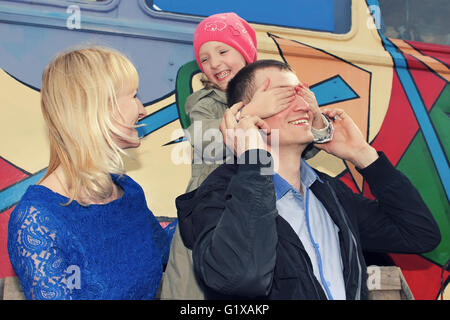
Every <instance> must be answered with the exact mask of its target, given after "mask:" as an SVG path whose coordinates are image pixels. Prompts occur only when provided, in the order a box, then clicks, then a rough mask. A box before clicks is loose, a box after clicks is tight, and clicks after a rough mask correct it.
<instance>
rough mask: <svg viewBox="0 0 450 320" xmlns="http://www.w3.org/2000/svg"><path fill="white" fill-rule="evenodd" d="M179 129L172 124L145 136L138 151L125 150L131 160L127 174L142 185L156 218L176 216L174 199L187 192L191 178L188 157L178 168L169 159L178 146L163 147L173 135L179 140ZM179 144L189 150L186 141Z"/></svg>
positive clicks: (173, 137) (176, 124) (175, 123)
mask: <svg viewBox="0 0 450 320" xmlns="http://www.w3.org/2000/svg"><path fill="white" fill-rule="evenodd" d="M180 130H181V126H180V123H179V121H174V122H172V123H170V124H168V125H166V126H165V127H163V128H161V129H159V130H157V131H154V132H152V133H151V134H149V135H148V136H146V137H144V138H143V139H142V141H141V146H140V147H139V148H136V149H130V150H128V153H129V154H130V155H131V156H132V158H130V159H126V161H125V164H126V169H127V174H128V175H129V176H130V177H132V178H133V179H134V180H135V181H136V182H138V183H139V184H140V185H141V186H142V188H143V189H144V192H145V196H146V199H147V205H148V207H149V208H150V210H152V212H153V214H154V215H155V216H164V217H176V207H175V198H176V197H177V196H179V195H181V194H183V193H184V192H185V191H186V187H187V184H188V182H189V179H190V177H191V165H190V158H189V159H187V160H188V161H185V162H184V163H183V164H179V165H177V164H175V162H176V161H173V159H172V153H173V152H174V148H179V147H180V144H172V145H168V146H164V144H166V143H168V142H170V141H172V140H174V139H175V136H174V135H173V134H175V135H176V137H180V136H181V135H180V134H178V133H180V132H181V131H180ZM181 144H184V145H186V144H187V147H188V148H189V149H190V145H189V143H188V142H182V143H181ZM133 158H134V159H133Z"/></svg>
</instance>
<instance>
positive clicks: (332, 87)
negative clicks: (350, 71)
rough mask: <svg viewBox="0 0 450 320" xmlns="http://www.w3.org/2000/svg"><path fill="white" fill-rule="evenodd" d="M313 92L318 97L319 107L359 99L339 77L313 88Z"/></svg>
mask: <svg viewBox="0 0 450 320" xmlns="http://www.w3.org/2000/svg"><path fill="white" fill-rule="evenodd" d="M311 91H312V92H314V95H315V96H316V97H317V104H318V105H319V107H323V106H326V105H329V104H332V103H337V102H341V101H346V100H351V99H356V98H359V96H358V95H357V94H356V92H355V91H353V89H352V88H351V87H350V86H349V85H348V84H347V83H346V82H345V81H344V79H342V78H341V76H339V75H338V76H335V77H332V78H330V79H327V80H325V81H322V82H321V83H318V84H315V85H314V86H311Z"/></svg>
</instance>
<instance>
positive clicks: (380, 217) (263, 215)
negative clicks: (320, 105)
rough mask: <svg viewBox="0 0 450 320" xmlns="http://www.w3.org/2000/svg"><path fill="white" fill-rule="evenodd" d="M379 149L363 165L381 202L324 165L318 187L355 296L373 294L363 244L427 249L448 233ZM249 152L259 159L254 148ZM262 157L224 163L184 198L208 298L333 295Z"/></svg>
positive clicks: (186, 234) (188, 236)
mask: <svg viewBox="0 0 450 320" xmlns="http://www.w3.org/2000/svg"><path fill="white" fill-rule="evenodd" d="M252 152H255V150H253V151H252ZM379 154H380V157H379V158H378V159H377V160H376V161H375V162H374V163H372V164H371V165H370V166H369V167H367V168H365V169H362V170H360V173H361V174H362V175H363V176H364V178H365V179H366V180H367V182H368V184H369V186H370V188H371V191H372V193H373V194H374V196H375V197H376V198H377V201H374V200H369V199H367V198H364V197H362V196H360V195H358V194H355V193H353V191H352V190H351V189H349V188H348V187H347V186H346V185H345V184H344V183H342V182H341V181H340V180H339V179H336V178H332V177H330V176H328V175H326V174H323V173H321V172H317V174H318V175H319V177H320V179H321V180H322V181H323V182H320V181H316V182H314V183H313V185H312V186H311V190H312V191H313V192H314V194H315V195H316V197H317V198H318V199H319V200H320V201H321V202H322V203H323V205H324V206H325V208H326V209H327V211H328V213H329V214H330V217H331V218H332V219H333V221H334V223H335V224H336V225H337V226H338V227H339V230H340V232H339V240H340V248H341V256H342V262H343V267H344V269H343V270H344V271H343V272H344V281H345V289H346V296H347V299H366V298H367V296H368V289H367V270H366V264H365V262H364V257H363V254H362V250H367V251H372V252H374V251H375V252H376V251H380V252H397V253H423V252H427V251H430V250H432V249H434V248H435V247H436V246H437V245H438V244H439V242H440V239H441V238H440V232H439V229H438V226H437V224H436V222H435V220H434V219H433V216H432V214H431V213H430V211H429V210H428V208H427V207H426V205H425V203H424V202H423V200H422V199H421V197H420V195H419V193H418V192H417V190H416V189H415V188H414V187H413V186H412V184H411V183H410V182H409V180H408V179H407V178H406V176H405V175H403V174H402V173H401V172H400V171H398V170H396V169H395V168H394V167H393V166H392V165H391V163H390V162H389V161H388V160H387V158H386V157H385V155H384V154H383V153H381V152H380V153H379ZM243 156H245V157H247V159H255V157H253V158H251V157H250V152H247V153H246V154H244V155H243ZM260 156H261V155H260ZM260 156H258V157H256V158H257V159H258V161H257V164H241V165H237V164H224V165H222V166H220V167H219V168H217V169H216V170H215V171H213V173H212V174H211V175H210V176H209V177H208V178H207V179H206V180H205V181H204V182H203V183H202V185H201V186H200V187H199V188H198V189H196V190H194V191H192V192H190V193H186V194H184V195H182V196H180V197H178V198H177V200H176V205H177V209H178V218H179V226H180V232H181V236H182V238H183V241H184V243H185V245H186V246H187V247H188V248H190V249H192V250H193V260H194V268H195V273H196V276H197V277H198V278H199V280H200V282H201V283H202V284H203V285H204V290H205V293H206V296H207V298H214V299H218V298H230V297H231V298H237V297H243V298H269V299H326V295H325V292H324V291H323V289H322V287H321V285H320V284H319V282H318V281H317V280H316V278H315V276H314V274H313V269H312V264H311V261H310V259H309V257H308V254H307V253H306V251H305V249H304V247H303V245H302V243H301V242H300V240H299V238H298V236H297V234H296V233H295V232H294V230H293V229H292V228H291V227H290V225H289V223H288V222H287V221H286V220H284V219H283V218H282V217H281V216H280V215H278V212H277V209H276V200H275V190H274V185H273V181H272V176H271V175H261V174H260V170H261V169H262V168H263V167H265V166H264V165H263V164H261V162H262V161H259V159H260ZM265 156H269V157H270V155H268V154H266V155H265ZM265 163H267V162H265Z"/></svg>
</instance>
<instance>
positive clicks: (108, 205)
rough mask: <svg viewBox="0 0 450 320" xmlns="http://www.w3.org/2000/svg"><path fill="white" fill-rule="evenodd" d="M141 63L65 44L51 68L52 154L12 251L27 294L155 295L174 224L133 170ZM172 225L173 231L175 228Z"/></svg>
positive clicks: (31, 191) (12, 230) (45, 86)
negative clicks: (129, 169) (128, 160)
mask: <svg viewBox="0 0 450 320" xmlns="http://www.w3.org/2000/svg"><path fill="white" fill-rule="evenodd" d="M137 89H138V74H137V71H136V69H135V67H134V66H133V64H132V63H131V62H130V61H129V60H128V59H127V58H125V57H124V56H123V55H122V54H120V53H118V52H115V51H113V50H111V49H105V48H99V47H91V48H85V49H79V50H74V51H70V52H67V53H62V54H60V55H58V56H57V57H56V58H55V59H54V60H53V61H52V62H50V63H49V64H48V65H47V67H46V68H45V70H44V73H43V76H42V89H41V108H42V113H43V116H44V119H45V122H46V124H47V127H48V134H49V140H50V163H49V166H48V170H47V172H46V174H45V176H44V177H43V178H42V180H41V181H40V182H39V183H38V184H37V185H33V186H30V187H29V188H28V190H27V191H26V192H25V194H24V195H23V197H22V199H21V201H20V202H19V204H18V205H17V206H16V208H15V209H14V211H13V212H12V214H11V217H10V221H9V229H8V252H9V256H10V260H11V263H12V265H13V268H14V270H15V272H16V274H17V276H18V277H19V279H20V281H21V284H22V287H23V290H24V293H25V297H26V298H27V299H152V298H154V297H155V294H156V292H157V289H158V286H159V283H160V280H161V276H162V272H163V266H164V265H165V264H166V263H167V259H168V253H169V246H170V240H171V237H172V233H173V230H174V226H173V225H171V226H170V227H169V229H167V228H166V230H165V229H162V227H161V226H160V225H159V223H158V221H157V219H156V218H155V217H154V216H153V214H152V212H151V211H150V210H149V209H148V207H147V204H146V200H145V197H144V193H143V190H142V188H141V187H140V186H139V185H138V184H137V183H136V182H135V181H133V180H132V179H131V178H130V177H128V176H127V175H125V168H124V163H123V160H122V155H124V154H126V152H125V151H124V149H127V148H135V147H138V146H139V145H140V141H139V137H138V133H137V130H136V123H137V121H138V120H139V119H140V118H142V117H143V116H144V115H145V109H144V107H143V105H142V103H141V102H140V101H139V99H138V98H137V97H136V93H137ZM169 230H170V231H169Z"/></svg>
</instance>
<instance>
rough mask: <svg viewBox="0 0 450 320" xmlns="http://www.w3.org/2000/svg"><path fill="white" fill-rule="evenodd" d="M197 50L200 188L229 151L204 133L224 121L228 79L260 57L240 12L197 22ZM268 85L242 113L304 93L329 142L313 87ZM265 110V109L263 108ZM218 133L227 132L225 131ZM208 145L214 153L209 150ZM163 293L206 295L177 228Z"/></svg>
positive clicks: (318, 137) (316, 129) (194, 103)
mask: <svg viewBox="0 0 450 320" xmlns="http://www.w3.org/2000/svg"><path fill="white" fill-rule="evenodd" d="M194 53H195V58H196V60H197V63H198V65H199V67H200V69H201V71H202V72H203V81H202V82H203V84H204V85H205V88H203V89H201V90H199V91H197V92H194V93H193V94H192V95H191V96H189V97H188V99H187V100H186V104H185V110H186V113H187V114H188V116H189V118H190V120H191V125H190V126H189V128H188V129H187V135H188V137H189V140H190V142H191V144H192V146H193V148H194V161H193V163H192V176H191V179H190V181H189V184H188V187H187V191H188V192H189V191H192V190H194V189H196V188H197V187H199V186H200V184H201V183H202V182H203V180H205V179H206V177H207V176H208V175H209V174H210V173H211V172H212V171H213V170H214V169H216V168H217V167H218V166H219V165H220V164H222V163H224V155H226V154H227V152H226V147H225V144H224V142H223V138H221V139H220V141H217V139H216V140H214V141H211V140H209V139H205V137H206V136H212V134H211V132H214V130H216V131H217V132H219V125H220V121H221V120H222V117H223V114H224V112H225V110H226V109H227V99H226V88H227V85H228V82H229V81H230V80H231V79H232V78H233V77H234V76H235V75H236V73H238V72H239V70H241V69H242V68H243V67H244V66H245V65H246V64H250V63H252V62H254V61H256V59H257V47H256V34H255V31H254V30H253V28H252V27H251V26H250V25H249V24H248V23H247V22H246V21H245V20H244V19H242V18H241V17H239V16H238V15H236V14H235V13H221V14H215V15H212V16H210V17H208V18H206V19H204V20H203V21H202V22H200V23H199V25H198V26H197V29H196V31H195V33H194ZM268 87H269V82H266V83H265V84H264V86H262V87H261V88H257V93H256V94H255V96H254V98H253V99H252V100H251V102H250V103H248V104H247V105H246V106H245V107H244V108H243V109H242V111H241V114H240V116H243V115H257V116H259V117H260V118H262V119H264V118H267V117H269V116H272V115H274V114H276V113H278V112H280V111H281V110H283V109H284V108H286V107H287V106H289V104H290V103H291V102H292V101H293V100H294V98H295V96H296V95H301V96H302V97H303V99H304V100H305V102H306V103H308V104H309V106H310V107H311V108H312V110H313V112H314V122H313V134H314V136H315V142H316V143H324V142H327V141H329V140H330V139H331V135H332V125H331V123H330V122H329V121H328V120H327V118H326V117H325V116H321V113H320V110H319V108H318V106H317V102H316V100H315V97H314V94H313V93H312V92H311V91H310V90H309V89H308V88H306V87H305V86H304V85H302V86H301V87H297V88H275V89H272V90H267V88H268ZM263 106H264V108H262V107H263ZM261 110H265V112H264V113H262V112H261ZM267 110H268V111H267ZM206 132H208V134H205V133H206ZM214 136H215V137H216V136H217V135H214ZM218 136H220V137H222V136H221V134H220V133H219V134H218ZM206 150H209V151H211V152H205V151H206ZM214 151H220V152H214ZM317 152H318V150H311V151H310V152H309V153H308V154H307V155H306V157H307V158H308V157H311V156H312V155H314V154H315V153H317ZM161 298H164V299H203V293H202V291H201V289H200V287H199V285H198V283H197V282H196V280H195V276H194V274H193V269H192V255H191V251H190V250H188V249H186V247H185V246H184V245H183V243H182V239H181V237H180V233H179V230H178V228H177V230H176V232H175V234H174V239H173V241H172V246H171V253H170V258H169V263H168V266H167V269H166V273H165V277H164V281H163V286H162V295H161Z"/></svg>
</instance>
